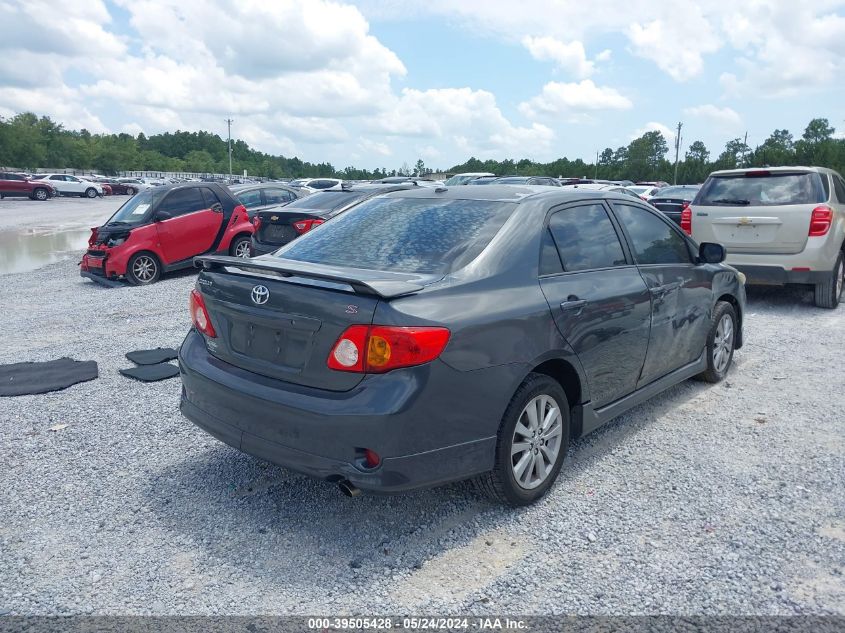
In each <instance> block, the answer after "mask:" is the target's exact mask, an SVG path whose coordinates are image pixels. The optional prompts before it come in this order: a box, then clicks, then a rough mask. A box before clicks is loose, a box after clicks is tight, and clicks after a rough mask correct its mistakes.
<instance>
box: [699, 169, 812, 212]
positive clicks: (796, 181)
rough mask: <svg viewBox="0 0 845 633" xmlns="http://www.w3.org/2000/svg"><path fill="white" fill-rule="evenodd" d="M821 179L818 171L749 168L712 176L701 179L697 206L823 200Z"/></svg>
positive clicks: (808, 202) (807, 202)
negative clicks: (777, 170) (800, 171)
mask: <svg viewBox="0 0 845 633" xmlns="http://www.w3.org/2000/svg"><path fill="white" fill-rule="evenodd" d="M826 200H827V196H826V195H825V192H824V185H823V184H822V179H821V177H820V176H819V174H818V173H817V172H804V173H789V172H780V173H778V172H767V171H761V172H748V174H737V175H734V176H713V177H711V178H709V179H708V180H707V182H706V183H704V186H703V187H702V188H701V192H700V193H699V195H698V197H697V199H696V201H695V204H696V205H698V206H722V205H738V206H748V205H750V206H777V205H789V204H818V203H820V202H825V201H826Z"/></svg>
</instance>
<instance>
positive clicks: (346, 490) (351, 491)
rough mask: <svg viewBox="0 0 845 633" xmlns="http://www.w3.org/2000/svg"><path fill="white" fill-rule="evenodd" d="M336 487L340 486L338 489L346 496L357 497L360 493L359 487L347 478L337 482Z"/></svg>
mask: <svg viewBox="0 0 845 633" xmlns="http://www.w3.org/2000/svg"><path fill="white" fill-rule="evenodd" d="M337 487H338V488H340V491H341V492H342V493H343V494H345V495H346V496H347V497H357V496H359V495H360V494H361V489H360V488H358V487H357V486H356V485H355V484H353V483H352V482H351V481H349V480H348V479H341V480H340V481H339V482H337Z"/></svg>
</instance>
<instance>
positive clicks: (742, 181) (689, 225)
mask: <svg viewBox="0 0 845 633" xmlns="http://www.w3.org/2000/svg"><path fill="white" fill-rule="evenodd" d="M681 228H682V229H683V230H684V231H686V232H687V233H688V234H690V235H692V237H693V239H694V240H696V241H697V242H699V243H701V242H717V243H719V244H722V245H723V246H725V248H727V251H728V257H727V260H726V262H727V263H728V264H730V265H731V266H733V267H734V268H736V269H737V270H739V271H740V272H742V273H745V275H746V277H747V278H748V283H749V284H768V285H785V284H804V285H809V286H813V288H814V294H815V297H814V298H815V304H816V305H817V306H818V307H820V308H835V307H836V306H837V305H839V301H840V299H841V296H842V289H843V284H845V180H843V179H842V176H840V175H839V174H838V173H837V172H835V171H833V170H832V169H826V168H823V167H762V168H759V167H758V168H751V169H732V170H725V171H715V172H713V173H712V174H710V176H709V177H708V178H707V181H706V182H705V183H704V185H703V186H702V187H701V190H700V191H699V192H698V195H697V196H696V197H695V200H693V202H692V204H690V205H689V206H688V207H687V208H686V209H684V210H683V212H682V214H681Z"/></svg>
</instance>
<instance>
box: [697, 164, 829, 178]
mask: <svg viewBox="0 0 845 633" xmlns="http://www.w3.org/2000/svg"><path fill="white" fill-rule="evenodd" d="M753 171H770V172H786V173H789V172H796V171H807V172H809V171H815V172H818V173H825V174H835V173H837V172H836V170H833V169H828V168H827V167H804V166H802V165H792V166H787V165H783V166H780V167H745V168H743V169H721V170H719V171H714V172H712V173H711V174H710V175H711V176H733V175H737V176H739V175H742V174H746V173H748V172H753Z"/></svg>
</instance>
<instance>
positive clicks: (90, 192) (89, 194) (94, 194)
mask: <svg viewBox="0 0 845 633" xmlns="http://www.w3.org/2000/svg"><path fill="white" fill-rule="evenodd" d="M85 195H86V196H87V197H88V198H96V197H97V190H96V189H94V187H88V189H86V190H85Z"/></svg>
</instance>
